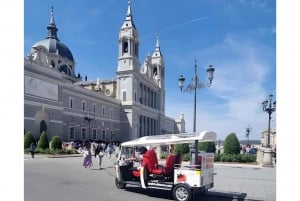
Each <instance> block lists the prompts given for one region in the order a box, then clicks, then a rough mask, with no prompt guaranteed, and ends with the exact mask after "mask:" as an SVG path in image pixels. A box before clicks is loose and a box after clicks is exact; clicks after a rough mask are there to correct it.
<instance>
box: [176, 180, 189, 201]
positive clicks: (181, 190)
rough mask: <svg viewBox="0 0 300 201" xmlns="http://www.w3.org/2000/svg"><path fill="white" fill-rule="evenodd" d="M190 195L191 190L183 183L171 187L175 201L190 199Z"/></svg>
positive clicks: (187, 200)
mask: <svg viewBox="0 0 300 201" xmlns="http://www.w3.org/2000/svg"><path fill="white" fill-rule="evenodd" d="M192 197H193V192H192V190H191V189H190V188H189V187H188V186H187V185H185V184H178V185H176V186H175V187H174V188H173V198H174V199H175V200H176V201H190V200H192Z"/></svg>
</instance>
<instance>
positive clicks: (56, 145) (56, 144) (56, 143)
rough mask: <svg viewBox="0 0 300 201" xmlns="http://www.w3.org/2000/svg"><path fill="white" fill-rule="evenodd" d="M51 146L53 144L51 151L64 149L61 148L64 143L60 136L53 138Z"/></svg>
mask: <svg viewBox="0 0 300 201" xmlns="http://www.w3.org/2000/svg"><path fill="white" fill-rule="evenodd" d="M50 144H51V149H54V150H55V149H62V148H61V144H62V142H61V139H60V137H59V136H58V135H56V136H53V137H52V139H51V142H50Z"/></svg>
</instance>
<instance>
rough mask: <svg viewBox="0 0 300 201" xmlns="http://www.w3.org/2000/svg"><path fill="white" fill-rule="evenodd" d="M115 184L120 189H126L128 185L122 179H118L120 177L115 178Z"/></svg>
mask: <svg viewBox="0 0 300 201" xmlns="http://www.w3.org/2000/svg"><path fill="white" fill-rule="evenodd" d="M115 184H116V187H117V188H118V189H124V188H125V186H126V184H125V183H123V182H122V181H118V178H116V179H115Z"/></svg>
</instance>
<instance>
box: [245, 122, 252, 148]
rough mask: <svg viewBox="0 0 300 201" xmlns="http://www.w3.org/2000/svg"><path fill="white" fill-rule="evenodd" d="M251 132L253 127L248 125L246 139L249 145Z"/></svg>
mask: <svg viewBox="0 0 300 201" xmlns="http://www.w3.org/2000/svg"><path fill="white" fill-rule="evenodd" d="M251 130H252V128H251V126H250V125H248V127H247V128H246V138H247V142H248V144H249V135H250V132H251Z"/></svg>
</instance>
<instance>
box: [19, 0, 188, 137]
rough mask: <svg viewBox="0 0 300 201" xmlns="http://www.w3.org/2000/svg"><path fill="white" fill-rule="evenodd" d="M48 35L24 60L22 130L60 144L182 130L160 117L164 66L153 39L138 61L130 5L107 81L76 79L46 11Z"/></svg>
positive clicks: (178, 122)
mask: <svg viewBox="0 0 300 201" xmlns="http://www.w3.org/2000/svg"><path fill="white" fill-rule="evenodd" d="M47 30H48V35H47V37H46V38H45V39H43V40H41V41H38V42H36V43H35V44H34V45H33V46H32V48H31V50H30V52H29V55H28V58H26V59H24V85H25V88H24V130H25V132H27V131H31V132H32V133H33V134H34V136H35V138H38V137H39V135H40V133H41V132H42V131H46V132H47V135H48V138H52V136H54V135H59V136H60V137H61V138H62V140H64V141H76V140H82V141H86V140H96V141H99V140H103V141H110V140H112V141H121V142H122V141H125V140H130V139H135V138H138V137H141V136H147V135H157V134H164V133H178V132H184V131H185V121H184V117H183V115H182V116H181V117H180V119H179V120H175V119H173V118H170V117H167V116H165V92H166V91H165V64H164V60H163V55H162V53H161V50H160V43H159V37H157V38H156V44H155V47H154V51H153V53H152V54H151V55H150V54H149V55H147V56H146V59H145V61H144V62H143V63H142V64H140V62H139V48H140V47H139V36H138V32H137V29H136V27H135V25H134V22H133V18H132V12H131V5H130V1H129V3H128V10H127V14H126V18H125V21H124V23H123V25H122V26H121V28H120V32H119V39H118V44H119V48H118V52H119V53H118V54H119V56H118V66H117V73H116V78H114V79H112V80H104V79H97V80H91V81H90V80H88V79H87V77H85V78H84V79H83V78H82V76H81V75H80V74H77V75H76V71H75V68H76V65H75V64H76V62H75V59H74V57H73V55H72V52H71V51H70V50H69V48H68V47H67V46H66V45H65V44H64V43H62V42H61V41H60V40H59V38H58V36H57V31H58V28H57V27H56V24H55V21H54V11H53V8H52V10H51V16H50V22H49V25H48V26H47Z"/></svg>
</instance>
